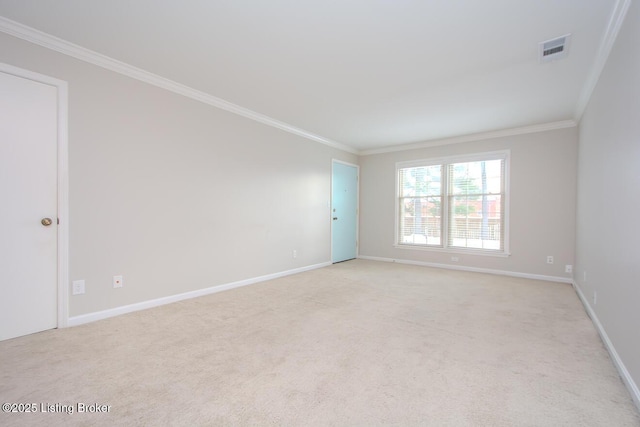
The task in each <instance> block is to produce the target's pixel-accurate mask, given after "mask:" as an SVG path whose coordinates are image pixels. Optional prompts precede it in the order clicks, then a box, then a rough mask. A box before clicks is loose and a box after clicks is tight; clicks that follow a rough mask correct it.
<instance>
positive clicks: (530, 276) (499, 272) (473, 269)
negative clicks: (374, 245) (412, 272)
mask: <svg viewBox="0 0 640 427" xmlns="http://www.w3.org/2000/svg"><path fill="white" fill-rule="evenodd" d="M358 258H359V259H366V260H370V261H382V262H395V263H398V264H408V265H419V266H421V267H432V268H444V269H446V270H459V271H471V272H474V273H486V274H495V275H498V276H510V277H520V278H523V279H533V280H544V281H547V282H560V283H569V284H571V283H572V282H573V280H572V279H571V278H568V277H558V276H545V275H542V274H531V273H520V272H517V271H507V270H494V269H490V268H478V267H468V266H464V265H451V264H440V263H435V262H424V261H412V260H407V259H398V258H382V257H374V256H367V255H359V256H358Z"/></svg>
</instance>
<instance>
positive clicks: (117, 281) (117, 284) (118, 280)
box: [113, 276, 124, 288]
mask: <svg viewBox="0 0 640 427" xmlns="http://www.w3.org/2000/svg"><path fill="white" fill-rule="evenodd" d="M123 285H124V283H123V282H122V276H113V287H114V288H121V287H122V286H123Z"/></svg>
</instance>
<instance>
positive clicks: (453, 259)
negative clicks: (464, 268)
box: [451, 256, 460, 262]
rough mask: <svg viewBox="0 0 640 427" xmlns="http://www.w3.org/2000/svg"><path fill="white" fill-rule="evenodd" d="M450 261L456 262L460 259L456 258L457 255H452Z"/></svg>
mask: <svg viewBox="0 0 640 427" xmlns="http://www.w3.org/2000/svg"><path fill="white" fill-rule="evenodd" d="M451 261H453V262H458V261H460V258H458V257H457V256H452V257H451Z"/></svg>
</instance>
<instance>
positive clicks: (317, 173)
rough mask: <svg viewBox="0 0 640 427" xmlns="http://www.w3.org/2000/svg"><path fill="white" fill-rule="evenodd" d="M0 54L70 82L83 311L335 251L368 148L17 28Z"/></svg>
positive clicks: (312, 260)
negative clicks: (341, 170)
mask: <svg viewBox="0 0 640 427" xmlns="http://www.w3.org/2000/svg"><path fill="white" fill-rule="evenodd" d="M0 61H1V62H4V63H8V64H11V65H14V66H17V67H21V68H24V69H28V70H31V71H35V72H38V73H42V74H46V75H49V76H52V77H56V78H58V79H62V80H65V81H67V82H68V83H69V180H70V183H69V187H70V191H69V199H70V236H69V240H70V249H69V250H70V254H69V255H70V279H71V280H77V279H84V280H86V294H85V295H82V296H70V297H69V300H70V315H71V316H76V315H80V314H85V313H91V312H95V311H100V310H105V309H110V308H114V307H119V306H123V305H127V304H132V303H137V302H142V301H147V300H151V299H155V298H160V297H164V296H169V295H175V294H179V293H184V292H188V291H192V290H197V289H203V288H207V287H211V286H215V285H220V284H225V283H229V282H233V281H238V280H244V279H251V278H255V277H259V276H262V275H267V274H273V273H279V272H283V271H288V270H292V269H296V268H301V267H305V266H310V265H314V264H318V263H323V262H328V261H329V260H330V233H329V230H330V216H329V207H328V202H329V200H330V176H331V159H332V158H337V159H340V160H344V161H349V162H353V163H357V157H356V156H354V155H351V154H348V153H345V152H341V151H339V150H335V149H332V148H330V147H327V146H325V145H322V144H319V143H316V142H311V141H308V140H306V139H303V138H301V137H298V136H295V135H292V134H289V133H286V132H282V131H279V130H277V129H274V128H271V127H268V126H265V125H262V124H259V123H256V122H254V121H251V120H248V119H246V118H243V117H240V116H237V115H234V114H231V113H228V112H225V111H222V110H219V109H216V108H213V107H211V106H208V105H205V104H202V103H199V102H196V101H194V100H191V99H188V98H186V97H182V96H180V95H177V94H174V93H171V92H168V91H165V90H162V89H159V88H157V87H154V86H151V85H148V84H145V83H142V82H140V81H137V80H133V79H131V78H128V77H125V76H122V75H119V74H116V73H113V72H110V71H107V70H104V69H101V68H98V67H95V66H92V65H90V64H87V63H84V62H81V61H77V60H75V59H72V58H70V57H67V56H64V55H61V54H58V53H56V52H53V51H50V50H47V49H44V48H41V47H38V46H35V45H32V44H30V43H27V42H24V41H21V40H18V39H15V38H13V37H10V36H7V35H4V34H0ZM293 249H296V250H297V253H298V256H297V258H296V259H293V257H292V251H293ZM114 275H123V276H124V288H122V289H113V287H112V276H114Z"/></svg>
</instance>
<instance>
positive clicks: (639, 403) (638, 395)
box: [572, 281, 640, 410]
mask: <svg viewBox="0 0 640 427" xmlns="http://www.w3.org/2000/svg"><path fill="white" fill-rule="evenodd" d="M572 285H573V289H575V291H576V293H577V294H578V297H579V298H580V301H582V305H584V308H585V310H586V311H587V314H588V315H589V317H590V318H591V321H592V322H593V325H594V326H595V327H596V330H597V331H598V334H600V338H601V339H602V342H603V343H604V346H605V347H606V349H607V351H608V352H609V355H610V356H611V359H612V360H613V364H614V365H615V366H616V369H617V370H618V373H619V374H620V377H621V378H622V382H624V384H625V386H627V389H628V390H629V393H630V394H631V398H632V399H633V402H634V403H635V404H636V407H637V408H638V410H640V389H638V386H637V384H636V383H635V381H633V378H632V377H631V374H630V373H629V371H628V370H627V367H626V366H625V365H624V363H623V362H622V359H620V355H618V352H617V351H616V349H615V347H614V346H613V343H612V342H611V340H610V339H609V336H608V335H607V332H606V331H605V329H604V327H603V326H602V323H600V320H599V319H598V316H597V315H596V313H595V312H594V311H593V309H592V308H591V305H590V304H589V301H588V300H587V298H586V297H585V295H584V294H583V293H582V290H581V289H580V287H579V286H578V284H577V283H576V282H575V281H572Z"/></svg>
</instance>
